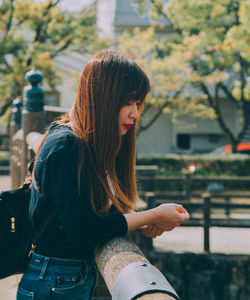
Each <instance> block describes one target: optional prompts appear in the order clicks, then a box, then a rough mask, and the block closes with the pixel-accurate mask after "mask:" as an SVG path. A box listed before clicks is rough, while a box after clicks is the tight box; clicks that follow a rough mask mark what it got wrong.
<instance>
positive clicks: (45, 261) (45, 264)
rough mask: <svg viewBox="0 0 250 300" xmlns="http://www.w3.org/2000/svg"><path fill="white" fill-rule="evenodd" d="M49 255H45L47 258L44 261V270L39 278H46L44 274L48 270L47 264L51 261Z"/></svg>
mask: <svg viewBox="0 0 250 300" xmlns="http://www.w3.org/2000/svg"><path fill="white" fill-rule="evenodd" d="M49 259H50V258H49V257H45V260H44V263H43V266H42V270H41V273H40V275H39V279H43V278H44V275H45V272H46V269H47V266H48V263H49Z"/></svg>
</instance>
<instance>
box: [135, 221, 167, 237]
mask: <svg viewBox="0 0 250 300" xmlns="http://www.w3.org/2000/svg"><path fill="white" fill-rule="evenodd" d="M139 230H140V232H141V233H142V234H143V235H145V236H147V237H150V238H152V239H154V238H156V237H157V236H159V235H161V234H162V233H163V231H162V230H160V229H158V228H157V226H155V225H153V224H149V225H144V226H141V227H140V228H139Z"/></svg>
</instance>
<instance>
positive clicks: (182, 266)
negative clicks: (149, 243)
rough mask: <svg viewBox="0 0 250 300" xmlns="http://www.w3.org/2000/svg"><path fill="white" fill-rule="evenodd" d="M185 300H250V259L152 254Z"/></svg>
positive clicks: (153, 261)
mask: <svg viewBox="0 0 250 300" xmlns="http://www.w3.org/2000/svg"><path fill="white" fill-rule="evenodd" d="M149 260H150V262H151V263H152V264H153V265H155V266H156V267H157V268H159V269H160V270H161V272H162V273H163V274H164V275H165V276H166V278H167V280H168V281H169V282H170V284H172V285H173V287H174V288H175V290H176V291H177V293H178V295H179V296H180V298H181V299H182V300H249V299H250V256H248V255H237V254H235V255H224V254H195V253H183V254H177V253H173V252H152V253H151V254H150V255H149Z"/></svg>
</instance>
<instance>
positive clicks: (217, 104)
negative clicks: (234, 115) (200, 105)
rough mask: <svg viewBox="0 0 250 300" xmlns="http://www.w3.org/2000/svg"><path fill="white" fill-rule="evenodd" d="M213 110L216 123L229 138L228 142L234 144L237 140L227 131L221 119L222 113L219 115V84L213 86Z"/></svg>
mask: <svg viewBox="0 0 250 300" xmlns="http://www.w3.org/2000/svg"><path fill="white" fill-rule="evenodd" d="M214 110H215V113H216V116H217V121H218V123H219V125H220V127H221V129H222V130H223V131H224V132H225V133H226V134H227V136H228V137H229V139H230V141H231V142H232V143H235V142H236V140H237V138H236V137H235V136H234V134H233V132H232V131H231V130H230V129H229V127H228V126H227V125H226V123H225V121H224V119H223V117H222V113H221V109H220V104H219V84H217V85H216V86H215V105H214Z"/></svg>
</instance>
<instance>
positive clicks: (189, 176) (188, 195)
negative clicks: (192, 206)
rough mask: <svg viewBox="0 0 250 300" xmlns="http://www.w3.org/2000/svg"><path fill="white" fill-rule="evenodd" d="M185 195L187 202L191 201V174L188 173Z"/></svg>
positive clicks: (186, 175)
mask: <svg viewBox="0 0 250 300" xmlns="http://www.w3.org/2000/svg"><path fill="white" fill-rule="evenodd" d="M184 175H185V184H184V188H185V195H186V200H190V195H191V187H190V185H191V174H190V172H186V173H185V174H184Z"/></svg>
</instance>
